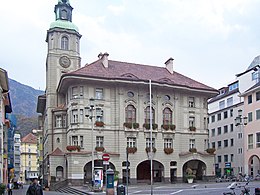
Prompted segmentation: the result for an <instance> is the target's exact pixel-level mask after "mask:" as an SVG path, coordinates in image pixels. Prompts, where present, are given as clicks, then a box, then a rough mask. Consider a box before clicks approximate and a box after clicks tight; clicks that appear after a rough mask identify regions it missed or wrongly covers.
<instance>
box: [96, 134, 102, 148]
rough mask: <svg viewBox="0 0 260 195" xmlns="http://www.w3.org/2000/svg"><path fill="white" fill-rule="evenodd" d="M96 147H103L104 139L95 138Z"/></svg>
mask: <svg viewBox="0 0 260 195" xmlns="http://www.w3.org/2000/svg"><path fill="white" fill-rule="evenodd" d="M96 147H104V137H103V136H96Z"/></svg>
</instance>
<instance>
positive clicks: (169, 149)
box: [164, 148, 173, 154]
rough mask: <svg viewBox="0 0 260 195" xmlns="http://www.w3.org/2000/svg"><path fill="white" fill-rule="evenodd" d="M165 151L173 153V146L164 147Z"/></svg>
mask: <svg viewBox="0 0 260 195" xmlns="http://www.w3.org/2000/svg"><path fill="white" fill-rule="evenodd" d="M164 153H165V154H171V153H173V148H164Z"/></svg>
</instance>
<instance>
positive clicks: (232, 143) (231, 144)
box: [230, 138, 234, 146]
mask: <svg viewBox="0 0 260 195" xmlns="http://www.w3.org/2000/svg"><path fill="white" fill-rule="evenodd" d="M230 146H234V139H233V138H231V139H230Z"/></svg>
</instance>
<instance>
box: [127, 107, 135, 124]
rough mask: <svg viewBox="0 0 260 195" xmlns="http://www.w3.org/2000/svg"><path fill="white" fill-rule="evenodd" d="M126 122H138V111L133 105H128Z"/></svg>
mask: <svg viewBox="0 0 260 195" xmlns="http://www.w3.org/2000/svg"><path fill="white" fill-rule="evenodd" d="M125 122H127V123H135V122H136V109H135V107H134V106H133V105H128V106H127V107H126V108H125Z"/></svg>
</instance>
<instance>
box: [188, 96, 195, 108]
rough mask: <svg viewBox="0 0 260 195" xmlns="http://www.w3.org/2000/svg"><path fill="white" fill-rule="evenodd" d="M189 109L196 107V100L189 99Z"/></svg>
mask: <svg viewBox="0 0 260 195" xmlns="http://www.w3.org/2000/svg"><path fill="white" fill-rule="evenodd" d="M189 107H190V108H194V107H195V98H194V97H189Z"/></svg>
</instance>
